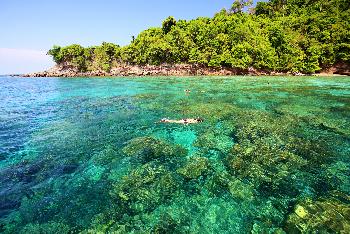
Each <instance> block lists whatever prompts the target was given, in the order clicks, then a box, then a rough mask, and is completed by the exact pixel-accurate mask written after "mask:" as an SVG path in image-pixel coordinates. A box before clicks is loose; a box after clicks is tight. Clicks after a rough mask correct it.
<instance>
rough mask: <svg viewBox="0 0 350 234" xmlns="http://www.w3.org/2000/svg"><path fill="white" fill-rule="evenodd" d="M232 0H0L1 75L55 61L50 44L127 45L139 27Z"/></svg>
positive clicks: (205, 12)
mask: <svg viewBox="0 0 350 234" xmlns="http://www.w3.org/2000/svg"><path fill="white" fill-rule="evenodd" d="M232 2H233V0H171V1H170V0H148V1H146V0H0V74H20V73H28V72H35V71H42V70H45V69H47V68H49V67H51V66H53V65H54V63H53V62H52V59H51V57H49V56H47V55H46V52H47V51H48V50H49V49H50V48H51V47H52V46H53V45H60V46H66V45H70V44H74V43H77V44H81V45H83V46H91V45H99V44H101V43H102V42H103V41H106V42H113V43H116V44H119V45H126V44H129V43H130V41H131V37H132V36H137V35H138V34H139V33H140V32H141V31H142V30H145V29H147V28H149V27H154V26H160V25H161V23H162V21H163V20H164V19H165V18H167V17H168V16H174V17H175V18H176V19H187V20H189V19H194V18H197V17H200V16H209V17H212V16H213V15H214V14H215V13H216V12H218V11H220V10H221V9H222V8H229V7H230V5H231V4H232Z"/></svg>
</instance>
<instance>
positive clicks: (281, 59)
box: [25, 0, 350, 77]
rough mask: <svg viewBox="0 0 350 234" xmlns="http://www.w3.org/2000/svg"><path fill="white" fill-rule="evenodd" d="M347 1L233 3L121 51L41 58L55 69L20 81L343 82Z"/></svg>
mask: <svg viewBox="0 0 350 234" xmlns="http://www.w3.org/2000/svg"><path fill="white" fill-rule="evenodd" d="M349 18H350V2H349V1H347V0H330V1H323V0H314V1H309V0H288V1H285V0H270V1H268V2H258V3H257V5H256V6H255V7H252V1H251V0H236V1H234V3H233V4H232V7H231V8H230V9H223V10H221V11H220V12H218V13H216V14H215V16H213V17H212V18H209V17H199V18H197V19H193V20H176V19H175V18H174V17H171V16H170V17H168V18H167V19H166V20H164V22H163V23H162V26H161V27H153V28H149V29H147V30H145V31H143V32H141V33H140V34H139V35H138V36H137V37H134V36H133V37H132V41H131V43H130V44H129V45H126V46H119V45H116V44H113V43H107V42H103V43H102V45H100V46H91V47H83V46H81V45H78V44H73V45H69V46H65V47H61V46H53V48H52V49H50V50H49V51H48V55H51V56H52V58H53V60H54V61H55V62H56V66H55V67H53V68H51V69H49V70H47V71H44V72H37V73H31V74H26V75H25V76H34V77H38V76H39V77H40V76H55V77H56V76H66V77H71V76H72V77H74V76H135V75H136V76H148V75H149V76H154V75H157V76H159V75H161V76H167V75H172V76H173V75H176V76H188V75H303V74H308V75H310V74H321V75H322V74H342V75H350V63H349V61H350V23H349Z"/></svg>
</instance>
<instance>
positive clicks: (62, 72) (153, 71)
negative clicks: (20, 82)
mask: <svg viewBox="0 0 350 234" xmlns="http://www.w3.org/2000/svg"><path fill="white" fill-rule="evenodd" d="M231 75H283V73H274V72H268V71H263V70H256V69H254V68H249V69H245V70H243V69H234V68H213V67H206V66H200V65H195V64H174V65H172V64H162V65H129V64H120V65H118V66H115V67H113V68H112V69H111V70H110V71H109V72H106V71H103V70H95V71H86V72H80V71H78V70H77V69H76V68H74V67H69V66H62V65H56V66H54V67H53V68H50V69H49V70H47V71H43V72H36V73H30V74H26V75H24V76H25V77H91V76H99V77H100V76H101V77H104V76H231ZM291 75H292V74H291Z"/></svg>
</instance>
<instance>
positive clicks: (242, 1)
mask: <svg viewBox="0 0 350 234" xmlns="http://www.w3.org/2000/svg"><path fill="white" fill-rule="evenodd" d="M251 5H253V0H235V1H234V2H233V3H232V6H231V8H230V12H232V13H242V12H243V9H244V7H249V6H251Z"/></svg>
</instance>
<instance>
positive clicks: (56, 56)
mask: <svg viewBox="0 0 350 234" xmlns="http://www.w3.org/2000/svg"><path fill="white" fill-rule="evenodd" d="M47 55H51V56H52V58H53V61H54V62H55V63H61V62H62V58H63V57H62V54H61V47H60V46H57V45H54V46H53V47H52V49H50V50H49V51H48V52H47Z"/></svg>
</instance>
